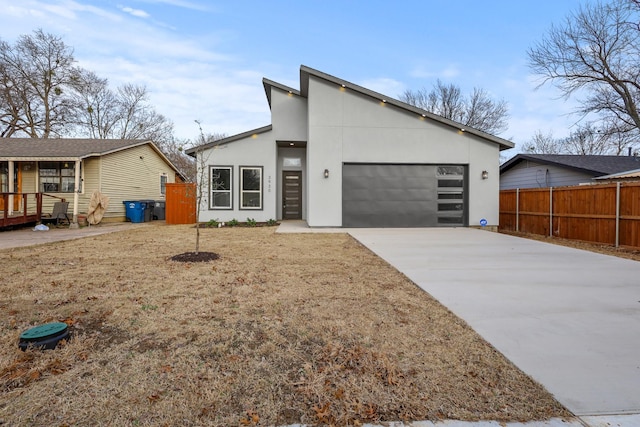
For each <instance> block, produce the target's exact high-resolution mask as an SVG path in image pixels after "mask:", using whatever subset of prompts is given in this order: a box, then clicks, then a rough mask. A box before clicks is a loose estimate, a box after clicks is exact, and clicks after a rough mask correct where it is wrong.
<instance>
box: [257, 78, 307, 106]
mask: <svg viewBox="0 0 640 427" xmlns="http://www.w3.org/2000/svg"><path fill="white" fill-rule="evenodd" d="M262 86H263V87H264V92H265V94H266V95H267V102H268V103H269V108H271V88H276V89H280V90H281V91H283V92H287V93H290V94H293V95H298V96H300V91H299V90H297V89H294V88H292V87H289V86H286V85H283V84H281V83H278V82H274V81H273V80H269V79H267V78H266V77H265V78H263V79H262Z"/></svg>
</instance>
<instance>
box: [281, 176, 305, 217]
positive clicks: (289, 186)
mask: <svg viewBox="0 0 640 427" xmlns="http://www.w3.org/2000/svg"><path fill="white" fill-rule="evenodd" d="M282 182H283V184H282V219H302V172H300V171H283V172H282Z"/></svg>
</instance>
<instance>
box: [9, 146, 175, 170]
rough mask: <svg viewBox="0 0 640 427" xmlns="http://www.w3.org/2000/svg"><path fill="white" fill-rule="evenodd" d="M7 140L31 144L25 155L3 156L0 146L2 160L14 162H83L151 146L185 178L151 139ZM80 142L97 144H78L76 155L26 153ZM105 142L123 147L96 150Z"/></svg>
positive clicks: (26, 147)
mask: <svg viewBox="0 0 640 427" xmlns="http://www.w3.org/2000/svg"><path fill="white" fill-rule="evenodd" d="M5 140H7V141H10V142H16V141H19V140H24V141H27V142H29V143H30V144H28V145H27V144H24V146H25V152H23V153H15V154H12V155H2V154H1V152H2V148H1V146H0V159H3V160H12V161H33V160H39V161H46V160H51V161H59V160H83V159H87V158H89V157H100V156H106V155H109V154H112V153H117V152H118V151H123V150H128V149H130V148H135V147H140V146H142V145H146V144H149V145H150V146H151V148H152V149H153V150H154V151H155V152H156V153H157V154H158V155H159V156H160V157H161V158H162V160H164V161H165V162H166V163H167V164H168V165H169V166H171V168H172V169H173V170H174V171H175V172H176V173H178V174H180V176H183V175H182V172H180V170H179V169H178V168H177V167H176V166H175V165H174V164H173V163H172V162H171V160H169V159H168V158H167V156H165V155H164V153H163V152H162V151H160V149H159V148H158V147H157V146H156V145H155V144H154V143H153V141H152V140H150V139H131V140H126V139H122V140H103V139H73V138H47V139H42V138H38V139H35V138H5ZM24 141H23V142H24ZM80 141H82V142H84V143H87V142H95V145H92V146H90V147H85V146H84V144H82V145H80V144H78V145H77V147H74V148H76V149H77V151H76V152H75V153H73V154H60V155H42V154H38V153H30V152H27V151H26V150H27V149H29V148H33V145H37V144H51V145H55V144H56V143H59V144H60V143H62V144H73V143H74V142H80ZM104 141H109V142H120V143H121V145H116V146H111V147H108V148H107V149H105V150H99V149H96V148H100V143H101V142H104ZM34 143H35V144H34ZM0 144H2V141H0ZM20 144H22V143H20ZM51 145H49V146H51ZM19 146H20V145H18V147H19ZM85 148H86V149H85Z"/></svg>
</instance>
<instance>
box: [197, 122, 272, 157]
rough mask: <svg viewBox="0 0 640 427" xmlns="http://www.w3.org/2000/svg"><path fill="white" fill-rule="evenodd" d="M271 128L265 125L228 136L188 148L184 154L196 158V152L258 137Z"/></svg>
mask: <svg viewBox="0 0 640 427" xmlns="http://www.w3.org/2000/svg"><path fill="white" fill-rule="evenodd" d="M272 128H273V126H272V125H267V126H263V127H260V128H257V129H252V130H248V131H246V132H242V133H239V134H236V135H232V136H228V137H226V138H222V139H218V140H215V141H212V142H209V143H207V144H203V145H198V146H197V147H192V148H189V149H188V150H185V154H188V155H189V156H191V157H196V153H197V152H198V151H202V150H207V149H209V148H212V147H216V146H218V145H225V144H229V143H231V142H234V141H238V140H240V139H244V138H247V137H249V136H251V135H259V134H261V133H265V132H269V131H270V130H271V129H272Z"/></svg>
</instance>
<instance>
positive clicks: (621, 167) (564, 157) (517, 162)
mask: <svg viewBox="0 0 640 427" xmlns="http://www.w3.org/2000/svg"><path fill="white" fill-rule="evenodd" d="M635 169H640V158H638V157H635V156H597V155H573V154H518V155H516V156H514V157H513V158H512V159H510V160H508V161H506V162H505V163H504V164H502V166H500V189H501V190H509V189H513V188H545V187H563V186H568V185H579V184H586V183H593V182H594V178H596V177H601V176H605V175H612V174H618V173H621V172H627V171H632V170H635Z"/></svg>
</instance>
